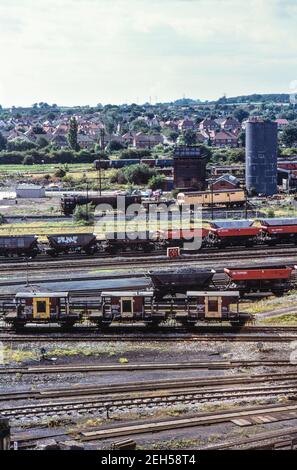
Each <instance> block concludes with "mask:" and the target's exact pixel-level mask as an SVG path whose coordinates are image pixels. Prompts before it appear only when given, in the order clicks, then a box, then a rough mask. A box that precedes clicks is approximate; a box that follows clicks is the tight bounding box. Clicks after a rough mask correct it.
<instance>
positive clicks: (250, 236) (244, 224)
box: [209, 220, 261, 248]
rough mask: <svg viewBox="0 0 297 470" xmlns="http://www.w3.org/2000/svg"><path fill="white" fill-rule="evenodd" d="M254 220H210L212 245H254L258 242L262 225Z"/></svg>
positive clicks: (222, 246) (210, 240)
mask: <svg viewBox="0 0 297 470" xmlns="http://www.w3.org/2000/svg"><path fill="white" fill-rule="evenodd" d="M253 223H254V221H253V220H217V221H215V220H214V221H211V222H210V226H211V227H210V231H209V243H210V244H211V245H212V246H217V247H221V248H225V247H228V246H253V245H255V244H256V243H257V240H258V237H259V233H260V230H261V229H260V227H256V226H254V225H253Z"/></svg>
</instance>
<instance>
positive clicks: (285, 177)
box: [277, 157, 297, 191]
mask: <svg viewBox="0 0 297 470" xmlns="http://www.w3.org/2000/svg"><path fill="white" fill-rule="evenodd" d="M277 183H278V185H280V186H281V187H282V189H283V190H284V191H290V190H293V191H296V190H297V159H296V157H295V160H279V161H278V162H277Z"/></svg>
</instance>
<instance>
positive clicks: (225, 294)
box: [4, 266, 293, 329]
mask: <svg viewBox="0 0 297 470" xmlns="http://www.w3.org/2000/svg"><path fill="white" fill-rule="evenodd" d="M292 270H293V268H291V267H287V266H269V267H258V268H255V267H254V268H225V274H226V275H227V278H228V280H227V282H226V285H225V287H224V289H222V288H221V289H219V288H218V287H217V286H216V284H215V282H214V280H213V277H214V274H215V270H213V269H198V268H181V269H179V270H177V271H170V270H155V271H150V272H149V273H148V276H149V278H150V281H151V284H150V287H148V288H147V289H146V290H142V291H131V290H119V291H113V290H111V291H105V292H104V291H103V292H101V293H98V298H97V299H95V300H89V301H88V302H87V303H81V302H78V301H75V299H71V297H70V295H69V293H68V292H20V293H18V294H17V295H16V296H15V301H14V303H13V304H12V305H10V306H8V305H7V306H6V307H5V306H4V310H5V316H4V319H5V321H6V322H7V323H9V324H10V325H12V326H13V327H14V328H16V329H19V328H23V327H24V326H25V325H26V323H30V322H33V323H58V324H60V325H61V326H62V327H64V328H69V327H72V326H73V325H74V324H76V323H81V322H82V321H83V320H88V321H89V322H91V323H92V324H96V325H97V326H98V327H100V328H104V327H107V326H109V325H110V324H111V323H113V322H129V323H131V322H132V323H137V322H142V323H145V324H146V325H148V326H153V327H157V326H158V325H159V323H161V322H164V321H168V320H171V319H173V320H174V321H177V322H179V323H181V324H183V325H185V326H188V327H190V326H194V325H195V324H196V323H197V322H223V321H224V322H225V321H227V322H230V323H231V324H232V325H243V324H244V323H245V322H246V321H248V320H251V316H250V315H249V314H247V313H244V312H241V311H240V309H239V305H240V303H239V301H240V298H241V297H242V296H243V294H244V293H246V292H253V291H255V292H256V291H257V292H268V291H271V292H273V293H274V294H276V295H281V294H283V293H284V292H285V291H287V290H289V288H290V285H291V284H290V281H291V277H292Z"/></svg>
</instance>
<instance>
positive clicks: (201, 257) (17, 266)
mask: <svg viewBox="0 0 297 470" xmlns="http://www.w3.org/2000/svg"><path fill="white" fill-rule="evenodd" d="M233 254H234V257H236V258H235V259H236V260H245V259H249V260H250V259H253V258H254V257H256V256H257V258H259V260H260V259H266V258H268V257H270V258H271V257H278V256H284V255H285V256H286V257H288V258H289V259H290V262H291V263H292V264H294V262H297V252H296V247H295V246H294V247H291V246H289V247H288V246H286V247H282V248H280V247H278V248H272V247H269V248H268V247H263V246H259V247H256V248H255V247H253V248H245V249H242V247H238V249H234V248H232V249H225V250H219V251H218V250H210V251H208V252H199V253H196V254H187V255H182V256H181V257H180V258H174V259H169V258H167V257H166V254H165V251H164V253H163V255H162V253H160V252H153V253H150V255H148V256H145V255H143V254H142V253H140V254H139V253H131V254H129V255H128V254H125V255H122V256H120V257H119V256H118V255H117V256H111V255H101V256H100V257H98V256H92V257H90V256H88V257H85V256H83V255H79V256H77V255H76V256H75V257H69V256H68V257H66V256H65V257H60V258H58V259H54V260H52V259H46V260H43V259H34V260H29V261H27V260H19V261H18V262H15V261H13V260H11V259H8V261H7V262H5V263H0V273H1V272H3V273H5V272H11V271H12V270H13V271H14V272H17V271H23V270H24V267H25V266H26V270H27V271H41V270H44V269H45V268H46V270H48V271H50V270H55V269H57V268H59V269H60V268H61V263H63V264H64V269H69V268H76V267H77V268H79V269H84V268H85V269H89V268H91V267H96V268H98V261H100V260H104V263H103V264H102V265H100V269H102V270H104V269H112V268H115V269H119V268H121V269H124V268H129V267H131V266H133V267H136V266H140V267H145V268H150V267H152V266H153V265H157V266H160V263H162V264H164V265H165V266H166V265H170V266H174V265H179V264H184V263H185V262H186V263H188V264H191V263H192V262H196V261H200V262H202V261H203V262H214V261H228V262H229V261H230V258H231V257H232V256H231V255H233ZM268 264H269V263H268ZM270 264H271V263H270ZM62 268H63V267H62Z"/></svg>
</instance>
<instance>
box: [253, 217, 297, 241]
mask: <svg viewBox="0 0 297 470" xmlns="http://www.w3.org/2000/svg"><path fill="white" fill-rule="evenodd" d="M260 224H261V227H260V229H261V237H262V240H263V241H264V242H265V243H268V244H269V245H277V244H279V243H295V244H297V218H276V219H262V220H260Z"/></svg>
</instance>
